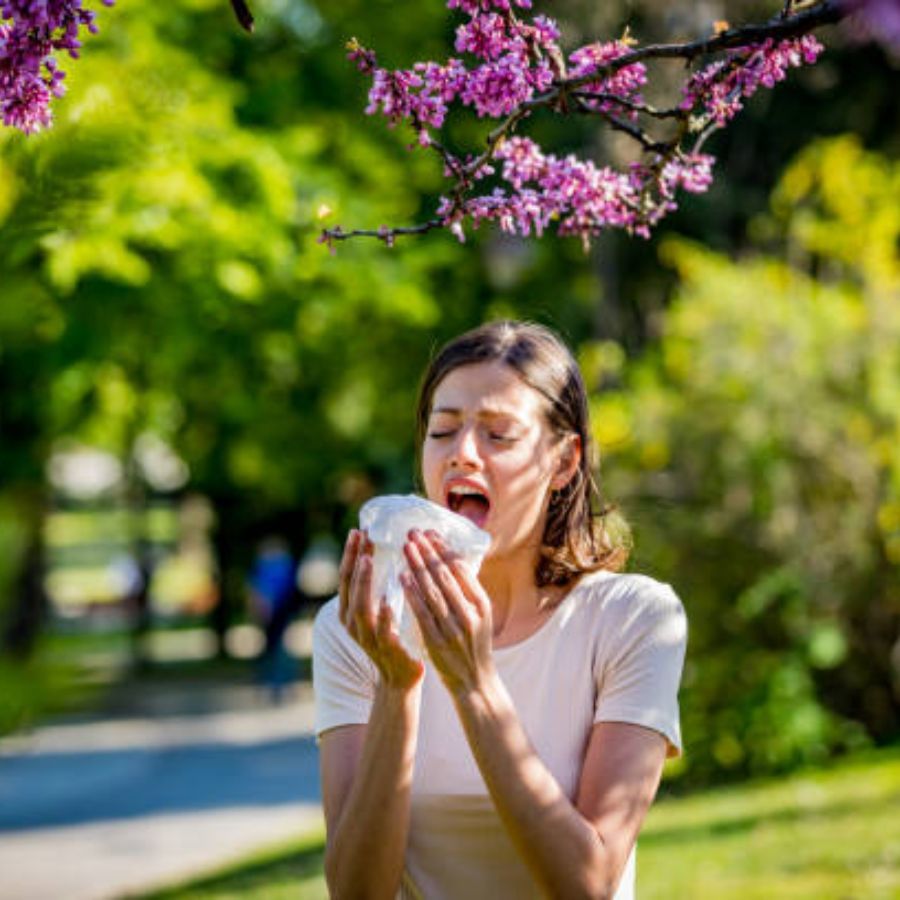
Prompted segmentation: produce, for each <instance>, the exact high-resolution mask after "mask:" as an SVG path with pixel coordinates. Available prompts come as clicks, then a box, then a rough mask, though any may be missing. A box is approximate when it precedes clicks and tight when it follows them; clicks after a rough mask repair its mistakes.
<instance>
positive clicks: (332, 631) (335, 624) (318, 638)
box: [313, 595, 350, 650]
mask: <svg viewBox="0 0 900 900" xmlns="http://www.w3.org/2000/svg"><path fill="white" fill-rule="evenodd" d="M339 599H340V598H339V597H338V596H337V595H335V596H334V597H332V598H331V599H330V600H327V601H326V602H325V603H323V604H322V606H321V607H319V611H318V612H317V613H316V617H315V619H314V620H313V648H314V649H320V650H321V649H324V648H325V647H334V646H340V645H342V644H344V643H346V640H350V635H349V634H347V629H346V628H344V626H343V624H342V623H341V620H340V616H339V615H338V614H339V612H340V607H339ZM345 638H346V640H345Z"/></svg>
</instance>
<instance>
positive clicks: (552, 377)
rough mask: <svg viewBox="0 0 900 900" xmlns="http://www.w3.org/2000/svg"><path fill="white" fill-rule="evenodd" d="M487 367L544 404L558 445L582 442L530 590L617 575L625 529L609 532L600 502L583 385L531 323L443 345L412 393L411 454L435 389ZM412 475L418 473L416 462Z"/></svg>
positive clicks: (565, 354) (493, 326)
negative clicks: (592, 575)
mask: <svg viewBox="0 0 900 900" xmlns="http://www.w3.org/2000/svg"><path fill="white" fill-rule="evenodd" d="M490 362H502V363H504V364H505V365H507V366H509V367H510V368H511V369H513V371H515V373H516V374H517V375H518V376H519V378H521V379H522V381H523V382H524V383H525V384H527V385H528V386H529V387H531V388H533V389H534V390H536V391H537V392H538V393H539V394H541V395H542V396H543V397H544V400H545V401H546V403H545V404H544V409H545V413H546V416H547V422H548V424H549V425H550V427H551V429H552V430H553V432H554V433H555V434H556V435H557V436H558V437H560V438H562V437H564V436H566V435H569V434H577V435H578V436H579V437H580V438H581V461H580V463H579V466H578V470H577V471H576V473H575V475H574V476H573V477H572V479H571V480H570V481H569V483H568V484H567V485H566V486H565V487H563V488H562V489H561V490H558V491H554V492H553V494H552V495H551V497H550V506H549V509H548V510H547V523H546V526H545V528H544V535H543V540H542V546H541V557H540V560H539V562H538V565H537V571H536V572H535V581H536V583H537V584H538V585H539V586H543V585H548V584H556V585H567V584H569V583H571V582H572V581H574V580H575V579H576V578H578V576H580V575H582V574H583V573H585V572H594V571H597V570H598V569H607V570H612V571H618V570H619V569H621V568H622V567H623V566H624V564H625V561H626V560H627V558H628V551H629V544H630V540H629V535H628V529H627V527H626V526H625V525H624V522H622V521H621V520H620V521H619V522H618V524H617V527H615V528H613V527H611V526H612V523H611V522H610V516H609V514H610V513H612V512H613V508H611V507H605V506H603V505H602V503H601V501H600V492H599V489H598V486H597V482H596V481H595V480H594V474H593V472H594V463H595V452H594V444H593V441H592V440H591V432H590V422H589V418H588V403H587V392H586V390H585V387H584V381H583V379H582V377H581V372H580V371H579V369H578V364H577V363H576V362H575V360H574V358H573V357H572V354H571V353H570V352H569V349H568V348H567V347H566V345H565V344H564V343H563V342H562V341H561V340H560V338H558V337H557V336H556V335H555V334H554V333H553V332H552V331H550V329H549V328H545V327H544V326H542V325H535V324H532V323H530V322H515V321H499V322H489V323H487V324H485V325H482V326H480V327H479V328H475V329H473V330H472V331H467V332H466V333H465V334H462V335H460V336H459V337H457V338H454V339H453V340H452V341H450V342H449V343H448V344H446V345H445V346H444V347H443V348H442V349H441V350H440V351H439V352H438V354H437V356H435V357H434V359H433V360H432V361H431V364H430V365H429V366H428V369H427V370H426V372H425V375H424V377H423V379H422V383H421V385H420V387H419V401H418V406H417V408H416V447H417V452H418V453H419V454H421V452H422V445H423V443H424V441H425V436H426V433H427V429H428V418H429V416H430V415H431V404H432V400H433V398H434V392H435V390H436V389H437V386H438V385H439V384H440V383H441V381H442V380H443V379H444V378H445V377H446V376H447V375H448V374H449V373H450V372H452V371H453V370H454V369H458V368H459V367H460V366H467V365H471V364H473V363H490ZM417 470H418V471H419V472H421V459H420V460H419V465H418V466H417Z"/></svg>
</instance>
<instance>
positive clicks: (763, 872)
mask: <svg viewBox="0 0 900 900" xmlns="http://www.w3.org/2000/svg"><path fill="white" fill-rule="evenodd" d="M322 852H323V851H322V835H321V834H317V835H310V836H307V837H306V838H304V839H303V840H299V841H295V842H294V843H292V844H291V845H290V846H287V847H280V848H275V849H273V850H271V851H269V852H268V853H265V854H262V855H257V856H256V857H253V858H251V859H248V860H244V861H242V862H240V863H237V864H235V865H234V866H232V867H230V868H229V869H228V870H226V871H223V872H220V873H217V874H215V875H212V876H210V877H208V878H204V879H202V880H199V881H195V882H192V883H190V884H187V885H184V886H181V887H177V888H172V889H170V890H167V891H163V892H159V893H154V894H148V895H146V896H145V897H144V898H143V900H226V898H238V897H240V898H252V900H282V898H284V900H287V898H289V897H290V898H292V900H314V898H315V900H319V898H325V897H326V896H327V894H326V891H325V886H324V881H323V879H322V875H321V867H322ZM638 896H639V898H640V900H654V898H667V900H678V898H685V900H687V898H690V900H694V898H707V897H709V898H716V900H721V898H740V900H763V898H765V900H779V898H791V900H862V898H867V900H868V898H871V900H876V898H877V900H882V898H884V900H887V898H897V897H900V747H897V748H893V749H891V750H882V751H879V752H877V753H872V754H867V755H865V756H858V757H856V758H854V759H852V760H849V761H846V762H844V763H842V764H840V765H838V766H834V767H832V768H829V769H823V770H818V771H811V772H805V773H803V774H800V775H793V776H790V777H786V778H781V779H778V780H772V781H765V782H756V783H753V784H749V785H741V786H736V787H729V788H718V789H713V790H709V791H704V792H700V793H696V794H693V795H691V796H688V797H680V798H667V799H664V800H662V801H660V802H659V803H658V804H657V805H656V806H655V807H654V809H653V810H652V811H651V814H650V817H649V818H648V820H647V823H646V825H645V827H644V831H643V833H642V835H641V840H640V846H639V851H638Z"/></svg>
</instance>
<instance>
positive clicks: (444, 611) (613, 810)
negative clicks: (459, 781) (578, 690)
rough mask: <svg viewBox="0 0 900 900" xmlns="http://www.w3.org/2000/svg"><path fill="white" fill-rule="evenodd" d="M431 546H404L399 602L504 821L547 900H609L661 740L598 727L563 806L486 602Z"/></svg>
mask: <svg viewBox="0 0 900 900" xmlns="http://www.w3.org/2000/svg"><path fill="white" fill-rule="evenodd" d="M429 537H430V540H428V539H425V538H424V536H422V535H419V534H416V535H414V536H413V539H412V541H411V542H410V544H408V545H407V561H408V562H409V565H410V570H411V573H412V575H411V577H407V578H405V579H404V588H405V589H406V596H407V599H408V601H409V603H410V605H411V607H412V608H413V610H414V611H415V613H416V616H417V618H418V620H419V624H420V627H421V629H422V633H423V637H424V639H425V643H426V645H427V647H428V651H429V654H430V656H431V659H432V661H433V662H434V664H435V667H436V668H437V670H438V671H439V672H440V674H441V677H442V679H443V681H444V683H445V684H446V686H447V688H448V690H449V691H450V693H451V695H452V696H453V698H454V702H455V704H456V709H457V712H458V714H459V717H460V720H461V722H462V725H463V728H464V729H465V732H466V736H467V738H468V742H469V745H470V747H471V748H472V753H473V755H474V757H475V760H476V762H477V763H478V767H479V769H480V770H481V774H482V776H483V777H484V780H485V784H486V785H487V788H488V791H489V792H490V794H491V797H492V799H493V802H494V805H495V807H496V809H497V811H498V813H499V815H500V818H501V820H502V821H503V823H504V825H505V827H506V829H507V831H508V832H509V835H510V837H511V839H512V841H513V843H514V844H515V845H516V847H517V848H518V849H519V851H520V853H521V855H522V858H523V860H524V861H525V862H526V864H527V865H528V866H529V868H530V869H531V871H532V873H533V874H534V876H535V878H536V880H537V881H538V883H539V884H540V885H541V886H542V887H543V888H544V889H545V890H546V892H547V893H548V894H549V895H551V896H553V897H565V898H569V897H572V898H574V897H595V898H596V897H602V898H608V897H612V896H613V894H614V893H615V889H616V886H617V884H618V882H619V878H620V876H621V872H622V870H623V867H624V865H625V862H626V861H627V859H628V855H629V853H630V852H631V848H632V846H633V844H634V840H635V838H636V836H637V833H638V831H639V830H640V826H641V824H642V822H643V819H644V816H645V814H646V812H647V809H648V807H649V806H650V803H651V802H652V800H653V797H654V795H655V793H656V789H657V786H658V784H659V778H660V774H661V772H662V766H663V763H664V761H665V756H666V740H665V738H664V737H663V736H662V735H660V734H658V733H656V732H655V731H651V730H649V729H645V728H643V727H641V726H639V725H628V724H624V723H623V724H619V723H601V724H598V725H595V726H594V728H593V730H592V732H591V736H590V739H589V742H588V747H587V748H586V753H585V759H584V764H583V766H582V772H581V776H580V780H579V787H578V792H577V795H576V798H575V801H574V802H572V801H570V800H569V798H568V797H567V796H566V795H565V793H564V792H563V791H562V789H561V788H560V786H559V784H558V782H557V781H556V779H555V778H554V777H553V775H552V773H551V772H550V771H549V769H548V768H547V767H546V765H545V764H544V762H543V761H542V760H541V758H540V757H539V756H538V754H537V753H536V751H535V750H534V748H533V747H532V745H531V743H530V741H529V740H528V737H527V735H526V734H525V731H524V729H523V728H522V725H521V723H520V721H519V718H518V715H517V713H516V710H515V707H514V705H513V703H512V700H511V698H510V697H509V694H508V693H507V691H506V688H505V687H504V685H503V683H502V681H501V680H500V678H499V676H498V675H497V673H496V670H495V668H494V665H493V657H492V654H491V650H490V647H491V610H490V601H489V600H488V598H487V597H486V596H485V595H484V592H483V590H482V589H481V588H480V585H478V583H477V581H476V580H475V579H474V578H473V577H472V575H471V573H469V572H468V570H467V569H466V567H465V565H464V564H463V563H461V561H460V560H459V559H458V558H456V557H455V556H454V554H452V553H451V552H449V551H448V549H447V548H446V547H445V546H444V545H443V544H442V542H441V541H440V539H439V538H437V536H429ZM560 702H565V698H560Z"/></svg>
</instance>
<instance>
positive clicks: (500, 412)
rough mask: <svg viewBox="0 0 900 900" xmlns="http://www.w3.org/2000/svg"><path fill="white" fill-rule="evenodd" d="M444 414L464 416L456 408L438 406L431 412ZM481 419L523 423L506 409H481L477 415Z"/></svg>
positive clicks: (434, 414)
mask: <svg viewBox="0 0 900 900" xmlns="http://www.w3.org/2000/svg"><path fill="white" fill-rule="evenodd" d="M439 413H443V414H444V415H448V416H457V417H459V416H462V410H461V409H458V408H457V407H455V406H436V407H434V409H432V410H431V415H433V416H436V415H438V414H439ZM476 415H477V418H479V419H501V418H502V419H511V420H512V421H513V422H521V419H519V417H518V416H517V415H516V414H515V413H514V412H510V411H508V410H505V409H490V408H488V409H481V410H479V411H478V413H477V414H476Z"/></svg>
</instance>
